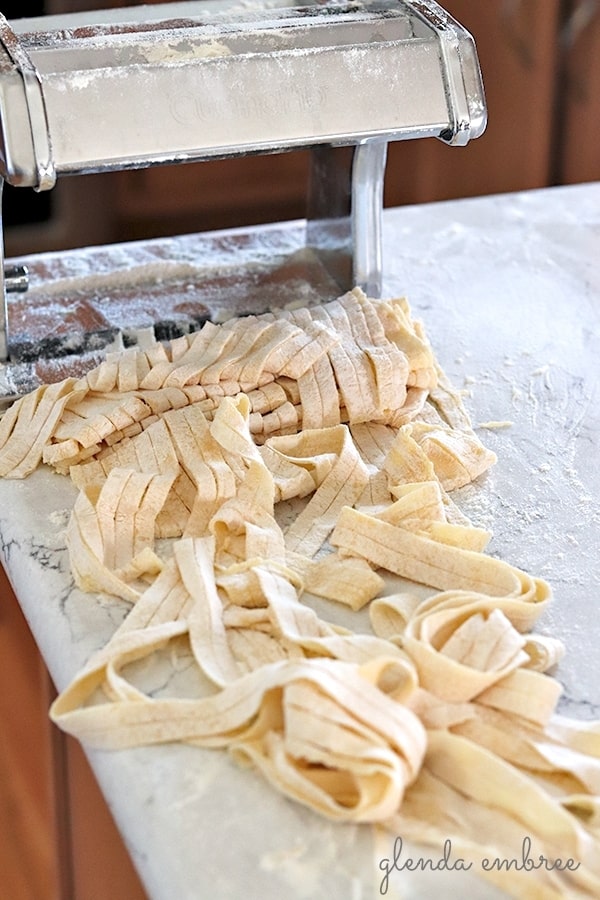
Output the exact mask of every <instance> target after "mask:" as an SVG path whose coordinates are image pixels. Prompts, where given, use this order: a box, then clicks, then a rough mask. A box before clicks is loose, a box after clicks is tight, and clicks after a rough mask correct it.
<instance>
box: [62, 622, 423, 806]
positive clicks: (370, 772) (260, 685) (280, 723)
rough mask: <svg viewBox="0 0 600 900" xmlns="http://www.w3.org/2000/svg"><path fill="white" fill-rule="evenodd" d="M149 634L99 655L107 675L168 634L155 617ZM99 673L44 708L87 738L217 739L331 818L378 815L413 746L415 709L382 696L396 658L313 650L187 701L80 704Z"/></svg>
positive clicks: (416, 755) (417, 726)
mask: <svg viewBox="0 0 600 900" xmlns="http://www.w3.org/2000/svg"><path fill="white" fill-rule="evenodd" d="M170 628H171V631H175V632H177V633H179V632H180V631H181V628H180V627H179V628H177V627H175V626H173V625H171V626H170ZM151 632H152V629H148V630H146V631H145V632H144V636H143V643H141V642H140V643H138V644H137V645H134V646H133V647H132V646H131V645H130V646H124V647H122V648H121V649H120V650H119V652H118V654H113V655H112V656H111V662H110V667H111V669H112V671H113V673H117V674H118V673H119V671H120V670H121V669H122V668H123V667H124V666H125V664H126V663H127V662H130V661H132V660H133V659H135V658H139V655H140V654H143V653H147V652H148V651H149V650H150V649H154V648H155V647H156V646H158V645H160V644H161V643H164V641H165V640H168V638H169V636H170V635H169V631H168V628H167V627H166V626H161V627H159V628H157V629H156V630H155V633H154V634H152V633H151ZM129 640H131V633H130V635H129ZM114 649H115V651H117V650H118V648H117V647H115V648H114ZM106 674H107V665H106V663H104V664H101V665H98V666H96V668H95V669H91V670H90V669H88V671H87V673H86V675H85V677H82V678H80V680H79V682H78V683H76V684H75V685H74V686H72V687H71V689H69V690H68V691H66V692H65V693H63V694H62V695H61V696H60V697H59V698H58V699H57V700H56V701H55V703H54V704H53V707H52V710H51V714H52V718H53V720H54V721H55V722H56V723H57V724H58V725H60V727H61V728H63V729H64V730H65V731H67V732H69V733H71V734H75V735H77V736H78V737H79V738H80V739H81V740H83V741H85V742H86V743H87V744H89V745H91V746H95V747H104V748H123V747H132V746H137V745H139V744H155V743H163V742H167V741H173V740H178V741H190V742H193V743H195V744H199V745H202V746H207V747H229V748H230V749H231V751H232V752H233V753H234V754H235V755H236V757H237V758H239V759H241V760H245V761H247V762H251V763H253V764H254V765H255V766H257V767H258V768H259V769H260V770H261V771H263V773H264V774H265V775H267V777H268V779H269V780H270V781H271V782H272V783H273V784H275V786H277V787H278V788H279V789H280V790H281V791H283V793H285V794H286V795H288V796H290V797H293V798H294V799H296V800H298V801H299V802H301V803H304V804H306V805H308V806H311V807H312V808H313V809H316V810H318V811H319V812H321V813H322V814H323V815H326V816H328V817H330V818H332V819H336V820H339V821H349V822H373V821H382V820H385V819H387V818H389V816H390V815H391V814H392V813H393V812H394V811H395V810H396V809H397V808H398V806H399V804H400V803H401V801H402V797H403V795H404V792H405V790H406V787H407V785H408V784H410V783H411V782H413V781H414V779H415V778H416V777H417V774H418V772H419V768H420V765H421V761H422V758H423V754H424V752H425V731H424V729H423V727H422V725H421V723H420V722H419V720H418V718H417V717H416V716H415V715H414V714H413V713H411V712H410V710H409V709H407V707H406V706H404V705H403V704H401V703H399V702H398V701H397V700H396V699H394V697H393V696H388V694H387V693H386V691H387V690H389V691H391V693H392V695H393V694H394V693H395V692H396V691H397V690H398V689H399V684H401V683H403V682H404V681H405V679H406V670H405V667H404V665H403V664H402V663H400V662H399V661H398V660H385V659H381V660H379V661H378V663H377V665H372V664H371V665H368V666H366V667H364V668H361V667H360V666H356V665H353V664H350V663H343V662H339V661H334V660H324V659H314V660H311V661H310V662H309V661H293V662H283V663H275V664H273V665H268V666H264V667H263V668H261V669H260V670H258V671H255V672H251V673H249V674H248V675H246V676H243V677H242V678H239V679H237V680H235V681H234V682H232V683H231V684H230V685H228V686H226V687H225V688H223V690H221V691H220V692H219V693H217V694H215V695H213V696H209V697H205V698H202V699H198V700H181V699H177V700H173V699H160V700H152V699H150V698H143V697H142V696H140V695H139V692H138V693H137V694H134V695H132V696H126V697H125V701H126V702H122V703H118V704H107V703H100V704H99V705H86V706H83V705H81V704H82V700H83V698H84V696H89V695H91V693H92V692H93V689H95V688H97V687H98V686H100V685H101V684H102V683H103V681H104V679H105V677H106ZM115 683H117V684H118V682H115ZM121 694H122V695H123V694H126V689H124V688H123V687H121ZM127 701H128V702H127Z"/></svg>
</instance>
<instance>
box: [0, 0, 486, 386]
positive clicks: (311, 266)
mask: <svg viewBox="0 0 600 900" xmlns="http://www.w3.org/2000/svg"><path fill="white" fill-rule="evenodd" d="M485 123H486V105H485V98H484V92H483V86H482V81H481V74H480V68H479V63H478V58H477V53H476V49H475V44H474V41H473V39H472V37H471V36H470V34H469V33H468V32H467V31H466V30H465V29H464V28H463V27H462V26H461V25H459V24H458V23H457V22H456V21H455V20H454V19H453V18H452V17H451V16H450V15H449V14H448V13H447V12H446V11H445V10H444V9H442V8H441V7H440V6H439V5H438V4H437V3H435V2H434V0H303V2H299V3H295V2H294V0H188V2H173V3H163V4H158V5H152V6H142V7H139V6H138V7H131V8H125V9H116V10H115V9H113V10H104V11H102V10H100V11H95V12H86V13H73V14H65V15H60V16H58V15H56V16H52V15H50V16H45V17H39V18H25V19H18V20H12V21H11V22H8V21H7V20H6V19H5V18H4V17H3V16H1V15H0V176H1V179H2V182H1V183H3V182H4V181H6V182H8V183H9V184H11V185H15V186H19V187H22V188H29V189H33V190H35V191H46V190H49V189H51V188H52V187H53V185H54V184H55V182H56V179H57V178H58V177H60V176H63V175H77V174H85V173H98V172H106V171H111V170H121V169H135V168H142V167H146V166H154V165H161V164H171V163H184V162H188V161H200V160H208V159H214V158H224V157H230V156H239V155H245V154H253V153H274V152H280V151H285V150H292V149H295V148H304V149H306V148H308V149H310V151H311V160H312V162H311V175H310V178H309V185H308V190H307V193H308V200H307V217H306V221H305V222H304V221H303V222H302V223H296V224H295V225H294V228H293V229H292V230H291V231H286V230H285V229H280V230H278V229H277V228H275V227H273V228H271V227H270V226H264V227H262V228H261V230H260V240H259V239H258V238H257V236H256V233H255V234H254V236H251V235H250V233H248V234H244V233H236V232H235V230H233V231H232V234H231V235H229V236H228V235H223V234H221V235H218V234H213V235H195V236H193V235H192V236H185V237H182V238H181V239H180V240H177V239H173V240H167V239H164V240H161V239H156V241H154V242H153V241H149V242H145V243H142V242H136V243H132V244H131V245H123V244H122V245H113V246H112V249H111V248H110V247H106V248H85V249H83V250H81V252H80V254H79V256H76V257H75V256H73V253H75V254H76V253H78V251H73V253H72V254H71V255H69V254H68V253H66V254H64V255H63V256H60V255H55V256H54V257H53V256H51V255H46V254H39V255H37V256H32V257H31V258H25V259H21V260H13V261H11V262H10V264H7V265H6V266H4V264H0V282H1V283H0V290H1V297H2V304H0V307H1V308H0V394H2V395H3V396H5V397H7V396H12V395H18V394H19V393H22V392H23V391H24V390H27V389H30V388H31V387H32V386H33V385H35V384H36V383H39V382H40V381H43V380H44V379H45V380H57V379H58V378H59V377H62V376H63V374H64V372H63V370H64V371H67V370H68V369H69V364H70V363H74V361H77V362H78V364H79V365H80V366H84V367H85V365H86V364H87V363H86V360H87V358H88V357H89V365H90V367H91V365H93V364H95V362H96V360H95V359H94V353H96V352H97V351H99V350H102V349H103V348H106V347H107V346H111V345H112V344H111V342H114V340H115V336H116V335H117V334H119V335H121V336H122V335H125V338H126V342H127V341H129V342H133V343H135V342H136V341H137V340H138V336H137V335H138V333H139V329H140V328H144V327H146V326H147V327H149V328H151V329H153V333H154V337H158V338H159V339H160V338H161V337H165V336H167V337H172V336H174V334H176V333H178V332H179V333H184V332H185V331H186V330H190V329H193V328H195V327H199V325H200V324H201V323H202V321H205V320H206V319H207V318H209V317H211V316H215V315H217V316H218V315H219V314H222V310H220V307H219V304H222V305H223V304H225V305H226V303H227V302H228V300H227V296H229V298H230V301H229V302H233V308H234V309H235V311H236V312H240V311H243V312H249V311H250V312H251V311H258V309H257V304H261V305H262V306H263V307H264V306H265V303H267V305H268V302H269V299H270V298H269V284H271V287H272V289H273V290H275V289H276V288H277V289H278V288H279V287H280V286H281V283H282V281H284V280H285V278H286V277H287V276H289V275H290V273H291V274H292V275H293V277H294V278H295V279H297V277H299V274H298V273H299V272H300V270H301V269H302V271H303V273H308V274H306V279H307V283H308V282H310V280H311V278H312V284H313V287H314V290H315V291H316V293H317V294H319V293H320V294H322V295H326V294H329V296H332V295H334V294H339V293H340V292H342V291H344V290H346V289H348V288H350V287H352V286H353V285H356V284H358V285H360V286H362V287H363V288H364V289H365V291H366V292H367V293H370V294H371V295H373V296H378V295H379V292H380V289H381V272H382V259H381V213H382V206H383V182H384V169H385V161H386V150H387V144H388V141H391V140H404V139H413V138H421V137H436V138H439V139H441V140H442V141H444V142H446V143H448V144H452V145H464V144H466V143H467V142H468V141H469V140H470V139H471V138H474V137H477V136H479V135H480V134H481V133H482V131H483V130H484V128H485ZM299 235H300V243H298V236H299ZM1 237H2V236H1V235H0V247H1V246H2V244H3V241H2V239H1ZM294 241H296V243H295V244H294ZM259 245H260V246H259ZM257 254H258V256H257ZM207 259H209V260H210V263H206V264H203V263H202V260H205V261H206V260H207ZM107 260H108V262H107ZM290 260H291V263H290ZM1 262H2V260H1V259H0V263H1ZM86 273H87V276H88V277H86ZM265 273H267V274H266V275H265ZM303 277H304V276H303ZM182 294H185V297H184V298H183V299H184V300H185V302H183V301H182ZM59 296H60V297H61V299H62V301H63V304H62V306H61V307H59V308H58V319H59V320H62V324H61V323H60V322H59V323H58V324H57V323H56V322H53V323H52V325H50V324H49V321H50V319H51V318H52V315H53V314H56V310H57V306H56V301H57V298H58V297H59ZM300 296H305V295H304V294H302V292H300ZM232 297H233V300H231V298H232ZM135 298H137V299H138V300H139V299H140V298H141V299H142V300H143V302H139V303H135V302H134V299H135ZM117 301H118V302H117ZM81 303H84V304H87V305H88V308H87V312H88V313H89V315H87V320H88V321H89V326H85V327H84V329H83V331H82V332H81V333H80V332H79V331H78V330H77V328H74V325H73V322H74V321H75V318H76V317H75V316H71V312H72V310H73V309H74V308H75V307H76V306H77V304H81ZM111 303H112V304H113V306H112V307H111ZM115 303H116V305H115ZM65 304H66V305H65ZM169 304H171V305H170V306H169ZM182 309H184V310H185V315H184V314H183V313H182V312H181V311H182ZM65 310H66V312H65ZM261 311H262V310H261ZM186 317H187V318H186ZM55 318H56V315H55ZM79 318H80V319H81V318H83V319H85V318H86V317H85V316H84V317H79ZM161 322H162V324H163V325H164V323H165V322H167V323H170V331H169V329H168V328H167V329H166V331H165V328H162V330H161ZM136 329H138V331H136ZM80 330H81V329H80ZM83 332H85V333H83ZM57 359H58V360H60V361H61V365H59V366H58V368H57V369H56V371H55V372H52V371H50V368H51V367H50V361H51V360H54V361H56V360H57Z"/></svg>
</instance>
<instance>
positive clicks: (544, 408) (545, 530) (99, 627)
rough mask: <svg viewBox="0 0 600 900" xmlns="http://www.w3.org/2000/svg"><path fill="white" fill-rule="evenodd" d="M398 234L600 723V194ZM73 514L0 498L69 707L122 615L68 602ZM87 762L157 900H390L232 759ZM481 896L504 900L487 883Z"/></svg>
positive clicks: (470, 215)
mask: <svg viewBox="0 0 600 900" xmlns="http://www.w3.org/2000/svg"><path fill="white" fill-rule="evenodd" d="M384 223H385V286H384V296H393V295H398V294H406V295H407V296H408V297H409V299H410V301H411V305H412V308H413V311H414V312H415V313H416V314H417V315H418V316H419V317H421V318H422V319H423V320H424V322H425V324H426V328H427V332H428V334H429V336H430V339H431V341H432V343H433V345H434V348H435V350H436V353H437V356H438V358H439V360H440V361H441V363H442V365H443V366H444V367H445V368H446V370H447V372H448V373H449V374H450V376H451V378H452V380H453V382H454V383H455V385H456V386H457V387H459V388H466V389H468V390H469V392H470V393H471V396H470V398H469V400H468V406H469V408H470V411H471V413H472V416H473V420H474V423H475V425H478V424H480V423H489V422H491V421H501V422H510V423H512V424H510V426H507V427H503V428H497V429H490V428H487V429H482V431H481V432H480V434H481V436H482V438H483V440H484V442H485V443H487V445H488V446H490V447H491V448H492V449H493V450H495V451H496V453H497V455H498V464H497V465H496V467H495V468H494V469H493V471H492V472H491V473H489V474H488V475H487V476H486V477H485V478H484V479H483V480H482V482H481V483H480V484H478V485H477V486H470V487H469V488H466V489H464V490H463V491H462V495H459V496H458V498H457V499H458V501H459V504H460V505H461V506H462V508H463V509H464V511H465V512H466V513H467V514H468V515H470V516H471V518H472V519H473V520H474V522H475V523H476V524H480V525H483V526H485V527H488V528H490V529H491V530H492V531H493V532H494V538H493V541H492V544H491V546H490V552H492V553H493V554H495V555H500V556H502V557H503V558H505V559H507V560H508V561H509V562H511V563H513V564H515V565H517V566H520V567H521V568H524V569H526V570H528V571H530V572H531V573H532V574H535V575H540V576H542V577H544V578H546V579H547V580H548V581H549V582H550V583H551V585H552V586H553V589H554V594H555V600H554V603H553V605H552V607H551V609H550V612H549V613H548V614H546V616H545V617H544V619H543V620H542V621H541V623H540V626H539V628H540V630H541V631H543V632H546V633H551V634H554V635H556V636H558V637H560V638H562V639H563V641H564V642H565V644H566V647H567V655H566V658H565V659H564V661H563V662H562V663H561V664H560V667H559V669H558V672H557V677H558V679H559V680H560V681H561V682H562V684H563V685H564V699H563V701H562V710H563V711H564V712H566V713H568V714H569V715H572V716H575V717H581V718H591V717H600V678H598V673H599V672H600V666H599V664H598V655H599V650H598V647H599V646H600V616H599V615H598V608H597V607H598V603H599V599H598V598H599V597H600V567H599V566H598V560H599V558H600V555H599V550H600V547H599V543H600V466H598V464H597V451H598V445H599V442H600V403H599V402H598V401H599V400H600V391H599V388H600V362H599V360H600V184H594V185H581V186H576V187H566V188H555V189H550V190H543V191H534V192H529V193H523V194H513V195H506V196H498V197H487V198H481V199H475V200H467V201H453V202H449V203H442V204H431V205H423V206H417V207H408V208H402V209H394V210H388V211H386V213H385V218H384ZM74 496H75V490H74V488H73V487H72V486H71V485H70V484H69V483H68V482H67V480H66V479H64V478H62V477H61V476H59V475H56V474H53V473H51V472H49V471H45V470H42V471H38V472H36V473H34V475H33V476H31V477H30V478H29V479H27V480H25V481H1V482H0V552H1V555H2V559H3V562H4V565H5V567H6V570H7V572H8V574H9V577H10V579H11V582H12V584H13V586H14V589H15V592H16V594H17V597H18V599H19V601H20V603H21V605H22V608H23V611H24V613H25V615H26V617H27V619H28V621H29V623H30V626H31V629H32V631H33V634H34V636H35V639H36V641H37V643H38V645H39V647H40V650H41V652H42V655H43V656H44V659H45V660H46V663H47V665H48V668H49V670H50V673H51V675H52V677H53V679H54V681H55V683H56V685H57V687H58V688H59V689H60V688H63V687H64V686H65V685H66V684H67V682H68V681H69V680H70V679H71V678H72V677H73V675H74V674H75V673H76V671H77V670H78V669H79V668H80V667H81V666H82V664H83V663H84V662H85V661H86V660H87V658H88V657H89V655H90V654H91V652H92V651H93V650H94V649H96V648H97V647H99V646H101V645H103V644H104V643H105V642H106V641H107V639H108V638H109V636H110V635H111V633H112V631H113V630H114V629H115V627H116V626H117V624H118V623H119V622H120V621H121V620H122V618H123V616H124V614H125V612H126V607H125V604H122V603H120V602H117V601H115V600H112V599H108V598H102V597H99V596H97V595H93V594H92V595H89V594H82V593H81V592H79V591H78V590H76V589H75V588H74V587H73V583H72V580H71V577H70V574H69V568H68V560H67V555H66V551H65V548H64V528H65V525H66V521H67V518H68V515H69V511H70V508H71V505H72V502H73V499H74ZM455 496H456V495H455ZM90 759H91V763H92V766H93V768H94V770H95V772H96V775H97V778H98V780H99V783H100V785H101V787H102V789H103V791H104V794H105V796H106V798H107V800H108V803H109V805H110V806H111V808H112V810H113V813H114V816H115V819H116V821H117V823H118V825H119V827H120V829H121V832H122V834H123V836H124V838H125V841H126V843H127V845H128V847H129V850H130V852H131V855H132V858H133V860H134V862H135V864H136V866H137V868H138V870H139V872H140V875H141V877H142V880H143V881H144V883H145V886H146V888H147V891H148V893H149V896H150V897H151V898H152V900H172V898H174V897H177V898H178V900H203V898H207V897H210V898H212V900H221V898H234V900H237V898H240V900H241V898H244V900H254V898H256V900H258V898H261V900H271V898H273V900H275V898H280V897H282V896H285V897H287V898H290V900H293V898H310V900H320V898H323V900H325V898H340V900H342V898H343V900H350V898H351V900H369V898H373V897H376V896H379V895H380V892H379V883H380V873H378V871H377V868H376V864H377V859H376V854H375V853H374V849H373V841H372V835H371V832H370V829H369V828H367V827H355V826H341V825H338V824H332V823H329V822H327V821H324V820H323V819H321V818H319V817H317V816H316V815H315V814H313V813H311V812H310V811H308V810H305V809H303V808H301V807H299V806H297V805H295V804H293V803H291V802H290V801H288V800H286V799H285V798H283V797H281V796H279V795H278V794H276V793H275V792H274V791H273V790H272V789H270V788H269V787H268V785H266V784H265V783H264V781H263V780H262V779H260V778H259V777H257V776H256V775H255V774H254V773H252V772H251V771H246V770H241V769H239V768H238V767H237V766H236V765H235V764H233V763H232V762H231V761H230V760H229V759H228V757H227V756H226V755H225V754H224V753H221V752H214V751H209V750H200V749H196V748H192V747H184V746H166V747H152V748H143V749H139V750H133V751H120V752H106V751H105V752H95V753H93V754H92V755H91V757H90ZM432 879H433V880H432ZM435 879H437V880H435ZM442 879H446V880H444V881H443V880H442ZM462 885H463V882H459V877H458V875H457V874H456V873H451V874H448V873H433V875H430V876H429V880H428V883H427V885H424V883H423V884H422V883H417V882H416V881H415V883H414V884H413V883H412V882H411V883H408V882H403V888H402V889H403V896H405V897H411V898H412V897H414V898H417V897H421V896H423V897H425V896H428V895H430V893H431V890H432V889H438V890H441V891H442V892H443V895H444V897H453V896H455V895H456V896H459V894H460V892H462V891H464V887H463V886H462ZM468 890H469V894H468V895H469V896H470V897H474V898H484V897H485V898H488V897H492V896H500V895H499V894H498V892H496V891H493V890H492V889H491V888H489V887H487V886H486V885H484V884H483V883H482V882H479V881H477V882H475V883H473V882H471V883H470V884H469V886H468ZM388 896H392V894H391V891H390V892H389V893H388Z"/></svg>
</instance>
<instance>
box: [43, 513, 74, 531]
mask: <svg viewBox="0 0 600 900" xmlns="http://www.w3.org/2000/svg"><path fill="white" fill-rule="evenodd" d="M70 515H71V510H69V509H55V510H53V512H51V513H50V515H49V516H48V521H49V522H50V523H51V524H52V525H56V527H57V528H66V527H67V524H68V522H69V517H70Z"/></svg>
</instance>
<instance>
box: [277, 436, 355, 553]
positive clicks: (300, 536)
mask: <svg viewBox="0 0 600 900" xmlns="http://www.w3.org/2000/svg"><path fill="white" fill-rule="evenodd" d="M269 447H270V449H271V450H274V451H275V452H276V453H277V454H279V455H280V456H283V457H284V459H285V461H286V462H287V463H291V464H293V465H295V466H298V467H299V468H301V469H304V470H306V471H308V472H309V474H311V476H312V477H313V481H314V486H315V487H316V491H315V493H314V494H313V496H312V497H311V499H310V501H309V503H308V504H307V506H306V507H305V508H304V510H303V511H302V512H301V513H300V515H298V516H297V518H296V519H295V520H294V522H293V524H292V525H291V526H290V527H289V528H288V529H287V531H286V535H285V537H286V546H287V548H288V549H289V550H293V551H295V552H296V553H303V554H305V555H306V556H309V557H310V556H314V555H315V554H316V553H317V551H318V550H319V549H320V548H321V546H322V545H323V543H324V541H325V540H326V538H327V537H328V535H329V533H330V531H331V529H332V528H333V526H334V524H335V521H336V519H337V515H338V512H339V510H340V509H341V508H342V507H343V506H344V505H345V504H346V503H354V502H355V501H356V500H358V498H359V497H360V495H361V494H362V492H363V490H364V487H365V485H366V484H367V481H368V473H367V471H366V469H365V466H364V463H363V462H362V461H361V459H360V457H359V456H358V453H357V452H356V449H355V447H354V444H353V443H352V440H351V437H350V433H349V432H348V429H347V428H346V427H345V426H344V425H336V426H334V427H333V428H330V429H327V430H323V429H320V430H319V431H316V432H314V431H304V432H302V433H301V434H300V435H298V436H293V437H290V438H284V437H280V438H275V439H273V441H271V442H270V443H269ZM317 447H319V450H318V452H316V451H317Z"/></svg>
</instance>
